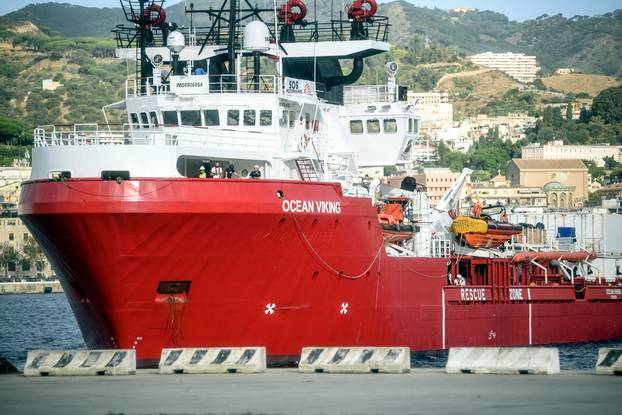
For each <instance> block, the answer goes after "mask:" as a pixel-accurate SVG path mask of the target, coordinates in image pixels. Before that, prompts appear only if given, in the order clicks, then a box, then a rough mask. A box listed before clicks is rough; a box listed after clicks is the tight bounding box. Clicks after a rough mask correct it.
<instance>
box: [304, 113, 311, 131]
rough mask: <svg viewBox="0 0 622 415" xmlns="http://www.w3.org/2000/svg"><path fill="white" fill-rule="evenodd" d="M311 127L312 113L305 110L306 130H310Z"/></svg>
mask: <svg viewBox="0 0 622 415" xmlns="http://www.w3.org/2000/svg"><path fill="white" fill-rule="evenodd" d="M310 128H311V114H309V113H308V112H305V130H308V129H310Z"/></svg>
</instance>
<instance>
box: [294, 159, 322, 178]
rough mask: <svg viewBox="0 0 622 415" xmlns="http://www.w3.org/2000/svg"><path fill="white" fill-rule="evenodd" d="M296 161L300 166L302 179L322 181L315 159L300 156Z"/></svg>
mask: <svg viewBox="0 0 622 415" xmlns="http://www.w3.org/2000/svg"><path fill="white" fill-rule="evenodd" d="M294 161H295V162H296V167H298V172H299V173H300V178H301V179H302V180H305V181H311V182H318V181H320V179H319V177H318V174H317V169H316V168H315V163H314V162H313V160H311V159H310V158H300V159H296V160H294Z"/></svg>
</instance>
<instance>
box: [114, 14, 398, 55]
mask: <svg viewBox="0 0 622 415" xmlns="http://www.w3.org/2000/svg"><path fill="white" fill-rule="evenodd" d="M341 13H343V12H341ZM344 17H345V16H343V14H342V15H341V17H340V18H339V19H334V20H330V21H327V22H317V21H314V22H306V24H305V25H304V26H303V25H293V26H292V30H293V33H294V38H295V39H296V41H297V42H343V41H351V40H366V39H370V40H375V41H379V42H387V41H388V40H389V28H390V26H391V25H390V24H389V18H388V17H387V16H374V18H373V19H369V20H368V21H366V22H359V23H356V24H355V25H353V22H352V21H351V20H348V19H346V18H344ZM264 21H265V23H266V24H267V26H268V27H269V29H270V32H271V34H272V36H271V38H272V39H271V41H274V33H281V29H282V27H283V25H282V24H280V23H279V24H278V25H277V30H274V17H273V16H271V17H268V18H266V19H264ZM175 30H177V31H180V32H182V33H183V34H184V37H185V38H186V39H189V38H190V36H192V37H194V41H195V44H196V45H198V46H200V47H205V46H222V45H226V44H227V42H228V41H229V26H228V24H226V23H225V22H224V21H223V20H222V19H218V20H217V21H216V24H214V25H212V26H193V27H192V32H190V29H189V28H187V27H179V28H177V29H175ZM112 32H113V33H114V36H115V40H116V43H117V47H118V48H123V49H127V48H139V47H140V36H137V34H136V26H133V25H132V26H126V25H124V24H120V25H117V26H116V27H115V29H113V30H112ZM168 33H169V32H168V31H167V30H163V29H162V28H161V27H152V28H151V31H150V32H149V34H148V38H147V47H164V46H166V38H167V35H168ZM242 35H243V33H242V31H241V30H236V31H235V35H234V37H235V44H236V49H239V48H240V47H241V43H242V41H241V40H242ZM283 43H285V42H283Z"/></svg>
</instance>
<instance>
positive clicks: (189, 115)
mask: <svg viewBox="0 0 622 415" xmlns="http://www.w3.org/2000/svg"><path fill="white" fill-rule="evenodd" d="M179 114H180V115H181V125H190V126H192V127H200V126H201V112H200V111H189V110H186V111H179Z"/></svg>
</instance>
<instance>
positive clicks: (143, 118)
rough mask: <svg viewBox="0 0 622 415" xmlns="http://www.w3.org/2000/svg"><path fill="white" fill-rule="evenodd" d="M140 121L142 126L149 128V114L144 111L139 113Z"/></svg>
mask: <svg viewBox="0 0 622 415" xmlns="http://www.w3.org/2000/svg"><path fill="white" fill-rule="evenodd" d="M140 121H141V122H142V125H143V128H149V116H148V115H147V113H146V112H141V113H140Z"/></svg>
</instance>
